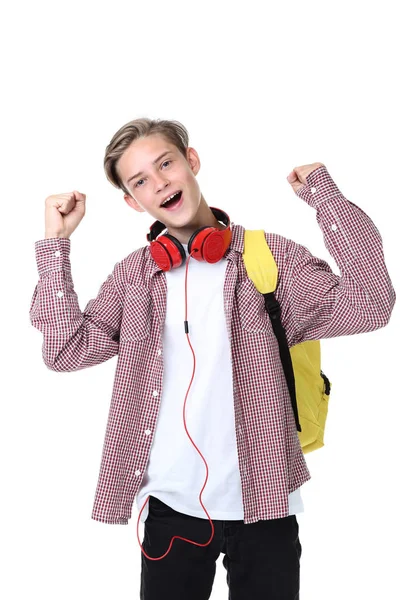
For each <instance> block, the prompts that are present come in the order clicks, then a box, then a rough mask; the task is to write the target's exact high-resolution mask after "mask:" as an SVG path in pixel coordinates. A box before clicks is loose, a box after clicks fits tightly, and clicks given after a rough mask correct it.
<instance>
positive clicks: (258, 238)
mask: <svg viewBox="0 0 400 600" xmlns="http://www.w3.org/2000/svg"><path fill="white" fill-rule="evenodd" d="M243 260H244V264H245V266H246V270H247V274H248V276H249V277H250V279H251V280H252V281H253V283H254V285H255V287H256V289H257V290H258V291H259V292H261V294H263V296H264V299H265V307H266V310H267V312H268V314H269V316H270V319H271V323H272V327H273V329H274V333H275V335H276V337H277V339H278V343H279V353H280V357H281V360H282V365H283V369H284V372H285V376H286V381H287V385H288V389H289V393H290V398H291V401H292V407H293V412H294V417H295V421H296V426H297V431H298V435H299V439H300V444H301V447H302V450H303V452H304V454H306V453H307V452H312V451H313V450H317V449H318V448H321V447H322V446H323V445H324V431H325V422H326V417H327V414H328V402H329V397H330V391H331V386H332V384H331V382H330V381H329V379H328V378H327V376H326V375H325V374H324V373H323V372H322V370H321V352H320V341H319V340H307V341H306V342H302V343H301V344H297V345H295V346H292V347H291V348H289V347H288V343H287V340H286V333H285V329H284V328H283V326H282V323H281V319H280V306H279V303H278V302H277V300H276V298H275V295H274V291H275V289H276V285H277V281H278V267H277V265H276V262H275V260H274V257H273V255H272V252H271V250H270V248H269V246H268V244H267V242H266V240H265V233H264V231H263V230H262V229H259V230H254V231H249V230H245V235H244V251H243ZM296 399H297V401H296Z"/></svg>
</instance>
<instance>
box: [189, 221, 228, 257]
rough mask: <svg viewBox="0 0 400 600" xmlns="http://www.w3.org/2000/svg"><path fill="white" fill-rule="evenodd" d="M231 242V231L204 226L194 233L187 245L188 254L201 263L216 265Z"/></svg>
mask: <svg viewBox="0 0 400 600" xmlns="http://www.w3.org/2000/svg"><path fill="white" fill-rule="evenodd" d="M230 240H231V231H230V230H227V229H224V230H220V229H216V228H215V227H209V226H207V225H206V226H204V227H201V228H200V229H198V230H197V231H195V232H194V234H193V235H192V236H191V238H190V240H189V243H188V252H189V254H190V253H191V252H192V251H193V250H194V251H195V252H194V254H193V258H195V259H196V260H198V261H201V262H204V261H205V262H208V263H216V262H218V261H219V260H221V258H222V257H223V256H224V254H225V252H226V250H227V248H228V246H229V244H230Z"/></svg>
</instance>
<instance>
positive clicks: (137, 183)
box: [135, 160, 172, 187]
mask: <svg viewBox="0 0 400 600" xmlns="http://www.w3.org/2000/svg"><path fill="white" fill-rule="evenodd" d="M170 162H172V160H165V161H164V162H163V165H165V164H166V163H170ZM141 181H143V179H139V181H137V182H136V184H135V187H137V186H138V185H139V183H140V182H141ZM139 187H140V186H139Z"/></svg>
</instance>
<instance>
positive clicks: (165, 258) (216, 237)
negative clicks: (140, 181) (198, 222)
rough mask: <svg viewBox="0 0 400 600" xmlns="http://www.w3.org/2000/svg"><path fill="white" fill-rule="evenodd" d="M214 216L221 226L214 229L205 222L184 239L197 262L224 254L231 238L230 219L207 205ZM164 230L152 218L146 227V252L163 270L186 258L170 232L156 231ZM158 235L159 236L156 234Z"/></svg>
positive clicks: (163, 227)
mask: <svg viewBox="0 0 400 600" xmlns="http://www.w3.org/2000/svg"><path fill="white" fill-rule="evenodd" d="M210 210H211V211H212V212H213V214H214V216H215V218H216V219H217V220H218V221H222V223H224V225H225V229H221V230H220V229H217V228H216V227H210V226H207V225H205V226H204V227H200V228H199V229H196V231H195V232H194V233H193V234H192V236H191V237H190V239H189V242H188V254H189V255H191V252H193V250H194V254H193V258H195V259H196V260H199V261H201V262H203V261H205V262H208V263H216V262H218V261H219V260H221V258H222V257H223V256H224V254H225V252H226V251H227V249H228V248H229V245H230V243H231V238H232V230H231V222H230V218H229V216H228V214H227V213H226V212H224V211H223V210H220V209H219V208H213V207H212V206H210ZM165 229H166V226H165V225H164V223H162V222H161V221H155V222H154V223H153V225H152V226H151V227H150V233H148V234H147V235H146V239H147V241H148V242H150V252H151V255H152V257H153V259H154V260H155V262H156V263H157V265H158V266H159V267H160V269H162V270H163V271H169V270H170V269H174V268H176V267H180V266H181V265H182V264H184V263H185V261H186V253H185V249H184V248H183V246H182V244H181V243H180V241H179V240H177V239H176V237H174V236H173V235H170V234H168V233H165V234H164V235H161V236H160V233H161V232H163V231H164V230H165ZM158 236H160V237H158Z"/></svg>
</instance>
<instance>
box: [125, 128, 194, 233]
mask: <svg viewBox="0 0 400 600" xmlns="http://www.w3.org/2000/svg"><path fill="white" fill-rule="evenodd" d="M164 153H166V154H165V155H164ZM161 155H164V156H162V158H159V157H160V156H161ZM156 159H158V160H157V161H156ZM154 161H156V162H155V163H154V164H153V162H154ZM199 169H200V159H199V156H198V154H197V152H196V150H194V148H188V149H187V160H185V157H184V156H183V155H182V154H181V153H180V152H179V150H178V149H177V148H176V146H174V145H173V144H171V143H170V142H169V141H167V140H166V139H165V138H164V137H163V136H162V135H160V134H153V135H150V136H147V137H144V138H140V139H138V140H135V141H134V142H132V144H131V145H130V146H129V147H128V148H127V149H126V150H125V152H124V153H123V155H122V156H121V158H120V159H119V161H118V163H117V171H118V173H119V174H120V177H121V179H122V181H123V183H124V185H125V187H126V188H127V189H128V190H129V191H130V194H131V195H128V194H124V199H125V201H126V202H127V203H128V204H129V206H131V207H132V208H134V209H135V210H137V211H139V212H144V211H146V212H148V213H149V214H150V215H151V216H152V217H153V218H154V219H155V220H159V221H161V222H162V223H164V224H165V225H166V227H168V228H169V227H171V229H175V228H180V227H185V226H187V225H189V224H190V222H191V221H193V220H195V216H196V214H197V211H198V209H199V205H200V200H201V191H200V188H199V185H198V183H197V179H196V175H197V173H198V172H199ZM137 173H140V174H139V175H137V176H136V177H134V178H133V179H131V178H132V176H133V175H136V174H137ZM129 180H130V181H129ZM177 191H182V202H181V205H180V207H178V208H177V209H176V210H168V209H166V208H163V207H162V206H161V203H162V202H163V200H165V199H166V198H167V197H168V196H170V195H171V194H173V193H174V192H177Z"/></svg>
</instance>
